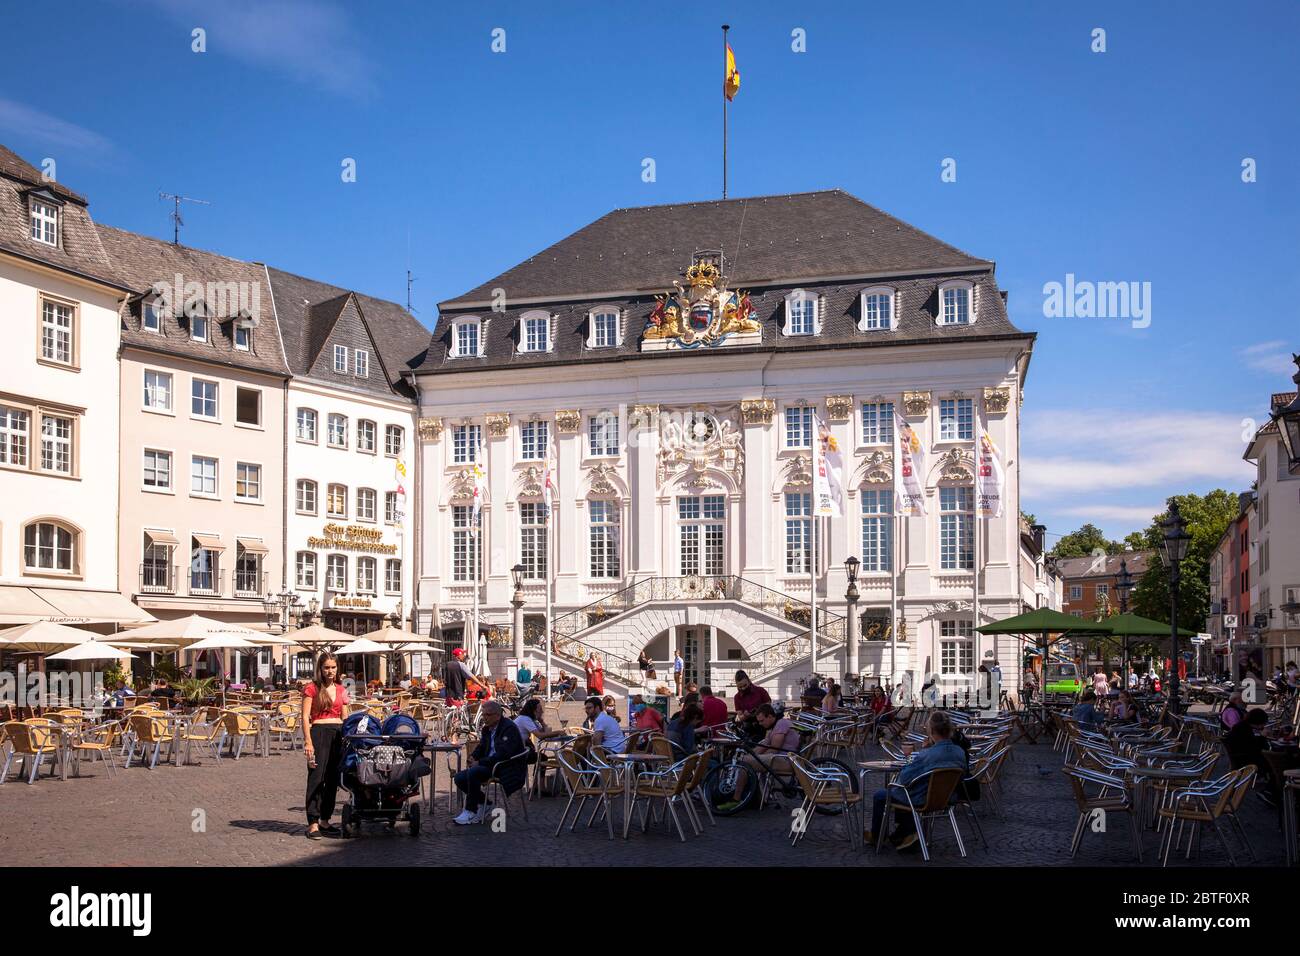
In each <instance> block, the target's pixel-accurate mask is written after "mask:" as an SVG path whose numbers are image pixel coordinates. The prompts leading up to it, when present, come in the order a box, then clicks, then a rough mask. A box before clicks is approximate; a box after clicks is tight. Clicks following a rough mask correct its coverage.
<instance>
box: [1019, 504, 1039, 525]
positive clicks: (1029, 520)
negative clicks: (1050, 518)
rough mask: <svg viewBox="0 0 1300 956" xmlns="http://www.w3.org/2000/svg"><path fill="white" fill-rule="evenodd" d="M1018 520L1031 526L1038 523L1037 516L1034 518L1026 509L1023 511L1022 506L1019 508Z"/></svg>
mask: <svg viewBox="0 0 1300 956" xmlns="http://www.w3.org/2000/svg"><path fill="white" fill-rule="evenodd" d="M1020 520H1021V521H1023V522H1024V523H1025V524H1027V525H1029V526H1031V527H1032V526H1033V525H1036V524H1038V518H1036V517H1035V516H1034V515H1031V514H1030V513H1029V512H1028V511H1025V510H1024V509H1023V508H1022V509H1020Z"/></svg>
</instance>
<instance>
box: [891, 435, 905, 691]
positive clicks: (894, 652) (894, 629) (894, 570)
mask: <svg viewBox="0 0 1300 956" xmlns="http://www.w3.org/2000/svg"><path fill="white" fill-rule="evenodd" d="M895 445H897V443H895ZM895 497H897V493H895ZM895 510H897V509H895ZM901 518H902V515H900V514H895V515H894V516H893V517H892V518H890V519H889V520H890V524H891V527H890V529H889V532H890V533H889V572H890V573H889V690H890V693H893V690H894V684H895V683H896V682H897V680H898V529H899V526H900V524H901V523H902V522H901V520H900V519H901Z"/></svg>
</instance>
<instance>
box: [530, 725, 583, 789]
mask: <svg viewBox="0 0 1300 956" xmlns="http://www.w3.org/2000/svg"><path fill="white" fill-rule="evenodd" d="M533 739H534V740H536V741H537V765H536V769H534V770H533V794H534V796H538V797H540V796H541V795H542V776H541V774H542V759H543V758H544V757H554V756H555V755H556V754H557V753H559V751H561V750H563V749H564V748H565V747H567V746H568V745H569V744H571V743H573V742H574V741H575V740H577V739H578V735H577V734H571V733H569V731H567V730H563V729H561V730H548V731H547V732H546V733H544V734H533Z"/></svg>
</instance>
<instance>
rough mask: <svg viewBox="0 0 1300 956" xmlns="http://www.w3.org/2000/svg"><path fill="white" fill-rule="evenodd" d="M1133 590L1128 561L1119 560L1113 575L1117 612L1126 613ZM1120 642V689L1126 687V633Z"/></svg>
mask: <svg viewBox="0 0 1300 956" xmlns="http://www.w3.org/2000/svg"><path fill="white" fill-rule="evenodd" d="M1132 590H1133V574H1132V573H1131V572H1130V571H1129V569H1128V561H1120V563H1119V574H1117V575H1115V593H1116V594H1118V595H1119V613H1120V614H1127V613H1128V594H1129V592H1130V591H1132ZM1120 643H1121V644H1122V645H1123V647H1124V667H1123V670H1121V671H1120V673H1121V674H1123V675H1124V680H1123V681H1122V683H1121V686H1120V689H1121V690H1123V689H1124V688H1126V687H1128V635H1127V634H1124V635H1121V637H1120Z"/></svg>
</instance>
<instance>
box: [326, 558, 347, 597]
mask: <svg viewBox="0 0 1300 956" xmlns="http://www.w3.org/2000/svg"><path fill="white" fill-rule="evenodd" d="M325 589H326V590H327V591H346V590H347V589H348V559H347V557H346V556H345V555H342V554H331V555H330V556H329V558H328V560H327V561H326V564H325Z"/></svg>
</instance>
